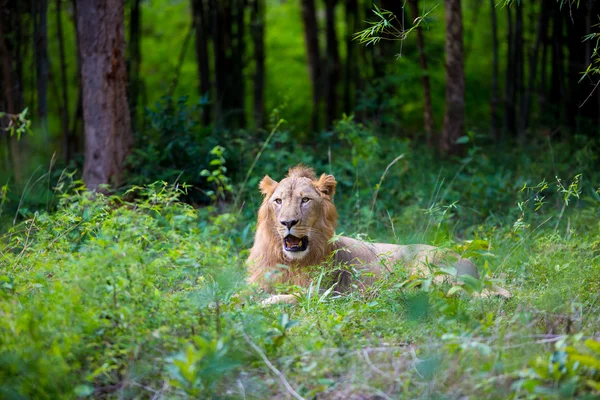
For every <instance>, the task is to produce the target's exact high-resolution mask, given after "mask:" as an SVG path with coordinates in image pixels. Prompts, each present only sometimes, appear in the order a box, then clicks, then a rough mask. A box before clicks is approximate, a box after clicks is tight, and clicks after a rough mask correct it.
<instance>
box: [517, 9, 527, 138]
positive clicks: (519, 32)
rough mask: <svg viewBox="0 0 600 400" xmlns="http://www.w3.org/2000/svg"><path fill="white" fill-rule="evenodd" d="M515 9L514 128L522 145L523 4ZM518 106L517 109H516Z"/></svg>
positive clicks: (523, 134) (523, 133) (523, 136)
mask: <svg viewBox="0 0 600 400" xmlns="http://www.w3.org/2000/svg"><path fill="white" fill-rule="evenodd" d="M515 7H516V11H515V13H516V17H515V42H514V48H515V68H516V75H515V86H516V95H515V110H518V113H517V112H516V114H515V116H516V119H515V127H516V129H517V136H518V140H519V143H520V144H523V142H524V140H525V129H524V126H525V125H524V124H523V123H522V119H523V111H524V110H523V105H524V102H523V84H524V81H525V79H524V75H525V73H524V66H525V65H524V51H523V47H524V45H523V41H524V38H523V3H521V4H518V3H517V4H515ZM517 104H518V107H517Z"/></svg>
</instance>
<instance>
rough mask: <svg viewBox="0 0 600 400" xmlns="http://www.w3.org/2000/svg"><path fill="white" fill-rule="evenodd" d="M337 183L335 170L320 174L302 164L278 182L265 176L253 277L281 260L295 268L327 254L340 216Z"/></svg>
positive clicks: (262, 184) (261, 184)
mask: <svg viewBox="0 0 600 400" xmlns="http://www.w3.org/2000/svg"><path fill="white" fill-rule="evenodd" d="M335 186H336V181H335V178H334V177H333V176H332V175H327V174H323V175H321V177H320V178H318V179H317V177H316V176H315V173H314V171H313V170H312V169H311V168H308V167H305V166H302V165H299V166H296V167H294V168H291V169H290V170H289V171H288V174H287V176H286V177H285V178H284V179H282V180H281V181H280V182H276V181H274V180H273V179H271V178H270V177H269V176H265V177H264V178H263V180H262V181H261V182H260V185H259V187H260V191H261V192H262V194H263V196H264V199H263V202H262V205H261V207H260V209H259V211H258V223H257V227H256V237H255V240H254V246H253V247H252V250H251V251H250V257H249V261H250V262H251V266H250V268H251V278H250V279H251V280H252V281H260V280H261V279H262V278H261V276H262V275H263V274H264V273H265V272H266V270H268V269H269V268H272V267H274V266H276V265H277V264H285V265H289V266H290V267H292V268H297V267H304V266H308V265H315V264H318V263H319V262H320V261H322V260H323V259H325V258H326V257H327V255H328V254H329V253H330V252H331V245H330V243H329V239H331V238H332V237H333V234H334V231H335V226H336V223H337V218H338V215H337V211H336V209H335V206H334V205H333V195H334V194H335Z"/></svg>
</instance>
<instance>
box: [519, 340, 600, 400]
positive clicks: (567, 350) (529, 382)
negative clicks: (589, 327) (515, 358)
mask: <svg viewBox="0 0 600 400" xmlns="http://www.w3.org/2000/svg"><path fill="white" fill-rule="evenodd" d="M569 342H570V343H572V344H571V345H568V344H567V343H569ZM519 378H520V379H519V380H518V381H516V382H515V383H514V384H513V390H519V389H524V390H525V391H527V392H528V393H530V394H532V395H534V396H542V397H545V398H548V397H556V398H560V397H573V396H577V397H581V396H590V398H597V396H600V342H598V341H596V340H594V339H587V340H582V336H581V335H576V336H573V337H565V338H564V339H561V340H559V341H557V342H556V345H555V350H554V351H553V352H552V353H551V354H550V355H549V356H547V357H542V356H538V357H536V359H535V360H533V361H532V362H531V363H530V367H529V368H528V369H525V370H523V371H521V372H520V373H519Z"/></svg>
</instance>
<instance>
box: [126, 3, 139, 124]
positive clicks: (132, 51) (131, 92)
mask: <svg viewBox="0 0 600 400" xmlns="http://www.w3.org/2000/svg"><path fill="white" fill-rule="evenodd" d="M141 31H142V10H141V0H132V4H131V13H130V16H129V44H128V46H127V50H128V55H129V57H127V80H128V83H129V86H128V88H127V89H128V90H127V99H128V100H129V111H130V113H131V128H132V129H133V131H134V132H135V131H136V130H137V115H138V113H137V105H138V96H139V93H140V79H141V78H140V65H141V63H142V46H141V36H142V35H141Z"/></svg>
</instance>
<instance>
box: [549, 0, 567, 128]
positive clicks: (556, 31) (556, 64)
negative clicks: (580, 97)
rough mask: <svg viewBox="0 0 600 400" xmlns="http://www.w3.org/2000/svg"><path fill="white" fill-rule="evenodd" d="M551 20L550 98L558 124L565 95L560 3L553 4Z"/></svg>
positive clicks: (562, 119)
mask: <svg viewBox="0 0 600 400" xmlns="http://www.w3.org/2000/svg"><path fill="white" fill-rule="evenodd" d="M553 9H554V13H553V18H552V19H553V21H552V50H553V51H552V76H551V79H552V82H551V86H550V87H551V91H550V98H551V99H554V101H555V104H556V106H554V107H553V108H554V109H553V114H554V118H555V122H556V123H557V124H560V123H562V122H563V121H564V116H565V113H564V111H565V107H566V106H563V105H562V104H563V103H565V102H564V101H563V100H564V98H565V96H566V90H565V81H564V75H565V73H564V64H563V63H564V55H563V36H564V35H563V16H562V14H561V10H560V5H559V4H554V5H553Z"/></svg>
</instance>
